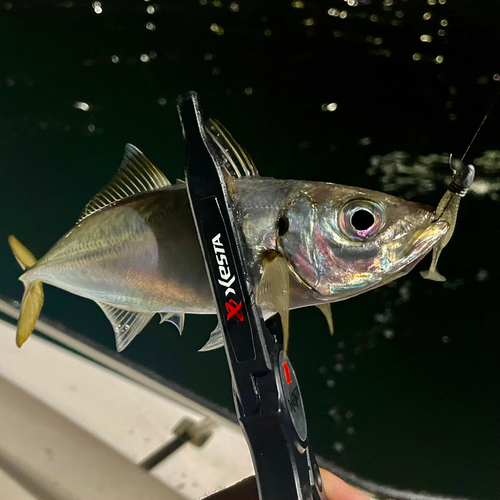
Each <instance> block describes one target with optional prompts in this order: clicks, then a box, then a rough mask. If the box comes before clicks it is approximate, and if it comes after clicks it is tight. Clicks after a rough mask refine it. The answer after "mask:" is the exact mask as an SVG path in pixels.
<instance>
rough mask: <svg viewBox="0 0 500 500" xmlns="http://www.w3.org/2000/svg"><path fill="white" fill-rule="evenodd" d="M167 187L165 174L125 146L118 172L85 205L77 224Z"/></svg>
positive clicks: (136, 150)
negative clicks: (104, 209) (97, 213)
mask: <svg viewBox="0 0 500 500" xmlns="http://www.w3.org/2000/svg"><path fill="white" fill-rule="evenodd" d="M167 186H170V181H169V180H168V179H167V178H166V176H165V174H164V173H163V172H161V171H160V170H159V169H158V168H156V167H155V166H154V165H153V164H152V163H151V162H150V161H149V160H148V159H147V158H146V157H145V156H144V155H143V154H142V152H141V151H139V150H138V149H137V148H136V147H135V146H133V145H132V144H127V145H126V146H125V154H124V155H123V160H122V164H121V165H120V168H119V169H118V172H117V173H116V175H115V176H114V177H113V178H112V179H111V182H110V183H109V184H108V185H107V186H104V187H103V188H102V189H101V190H100V191H99V192H98V193H97V194H96V195H95V196H94V197H93V198H92V199H91V200H90V201H89V202H88V203H87V206H86V207H85V208H84V209H83V212H82V213H81V215H80V218H79V219H78V222H81V221H82V220H83V219H85V218H86V217H88V216H89V215H91V214H93V213H94V212H97V211H98V210H101V209H102V208H104V207H106V206H108V205H112V204H113V203H116V202H117V201H120V200H123V199H125V198H129V197H131V196H135V195H137V194H141V193H147V192H150V191H156V190H157V189H160V188H164V187H167Z"/></svg>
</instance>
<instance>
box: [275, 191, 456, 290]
mask: <svg viewBox="0 0 500 500" xmlns="http://www.w3.org/2000/svg"><path fill="white" fill-rule="evenodd" d="M448 227H449V226H448V224H447V223H446V222H441V221H436V220H435V214H434V210H433V209H432V208H431V207H428V206H425V205H421V204H419V203H414V202H409V201H406V200H403V199H400V198H397V197H395V196H391V195H387V194H384V193H379V192H376V191H371V190H368V189H359V188H352V187H347V186H340V185H336V184H329V183H319V182H318V183H309V184H308V187H307V188H306V189H302V190H300V192H299V193H298V194H297V195H296V196H293V197H292V198H290V199H289V200H288V201H287V203H286V204H285V206H284V207H283V208H282V209H281V211H280V215H279V219H278V224H277V233H278V234H277V239H276V243H277V249H278V251H279V252H280V253H281V254H282V255H283V256H284V257H285V258H286V259H287V261H288V263H289V266H290V268H291V270H292V273H293V274H294V275H295V277H296V278H297V280H298V281H299V282H302V283H303V284H304V285H306V286H307V287H308V288H309V289H310V290H311V291H314V292H316V293H318V294H320V295H321V296H322V297H324V298H325V300H327V299H328V297H331V296H333V295H335V299H336V300H342V299H343V298H347V297H351V296H354V295H357V294H359V293H362V292H365V291H367V290H368V289H371V288H375V287H377V286H381V285H383V284H385V283H388V282H389V281H392V280H393V279H396V278H398V277H400V276H403V275H404V274H406V273H408V272H409V271H410V270H411V269H412V268H413V267H414V266H415V265H416V264H417V263H418V262H419V261H420V260H421V259H422V258H423V257H424V256H425V255H426V254H427V253H428V252H429V251H430V250H431V249H432V247H433V246H434V245H435V244H436V243H437V242H438V241H439V240H440V239H441V238H442V237H443V236H444V235H445V234H446V232H447V231H448Z"/></svg>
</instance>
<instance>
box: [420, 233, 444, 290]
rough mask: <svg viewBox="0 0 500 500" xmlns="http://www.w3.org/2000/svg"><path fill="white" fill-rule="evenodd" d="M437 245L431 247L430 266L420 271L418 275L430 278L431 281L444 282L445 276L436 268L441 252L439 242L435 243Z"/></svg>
mask: <svg viewBox="0 0 500 500" xmlns="http://www.w3.org/2000/svg"><path fill="white" fill-rule="evenodd" d="M437 245H438V246H435V247H434V248H433V249H432V262H431V266H430V268H429V270H428V271H420V276H422V278H424V280H431V281H439V282H441V283H442V282H444V281H446V278H445V277H444V276H443V275H442V274H441V273H440V272H439V271H438V270H437V263H438V260H439V256H440V255H441V252H442V251H443V247H441V246H440V244H439V242H438V244H437Z"/></svg>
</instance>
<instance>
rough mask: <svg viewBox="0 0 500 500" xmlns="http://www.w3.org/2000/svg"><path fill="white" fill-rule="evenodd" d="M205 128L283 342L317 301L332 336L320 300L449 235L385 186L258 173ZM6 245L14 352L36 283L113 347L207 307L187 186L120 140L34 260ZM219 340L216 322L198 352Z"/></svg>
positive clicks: (26, 331)
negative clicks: (98, 180) (295, 317)
mask: <svg viewBox="0 0 500 500" xmlns="http://www.w3.org/2000/svg"><path fill="white" fill-rule="evenodd" d="M206 132H207V134H208V135H209V136H210V137H211V138H212V139H213V140H214V142H215V144H217V146H218V147H219V149H220V151H219V154H220V157H221V158H222V160H223V170H224V175H225V179H226V182H227V187H228V193H229V195H230V198H231V203H232V209H233V211H234V214H235V219H236V221H237V224H238V226H239V228H240V229H241V232H242V235H243V240H244V248H245V258H246V259H247V261H248V269H249V274H250V278H251V282H252V283H255V284H256V285H255V295H256V301H257V304H258V305H259V306H260V307H261V309H262V312H263V314H264V317H265V318H266V317H269V316H271V315H273V314H276V313H279V314H280V316H281V317H282V322H283V323H284V326H285V328H284V330H285V332H284V336H285V346H286V345H287V342H288V326H287V325H288V312H289V310H290V309H297V308H302V307H308V306H317V307H319V308H320V310H321V311H322V312H323V314H324V315H325V317H326V318H327V321H328V324H329V327H330V331H331V332H332V331H333V322H332V317H331V311H330V304H331V303H333V302H337V301H340V300H346V299H349V298H352V297H355V296H357V295H359V294H361V293H365V292H367V291H369V290H373V289H374V288H377V287H379V286H382V285H385V284H386V283H389V282H390V281H393V280H394V279H397V278H399V277H401V276H403V275H405V274H407V273H408V272H409V271H410V270H411V269H412V268H413V267H414V266H415V265H416V264H417V263H418V262H419V261H420V260H422V259H423V257H424V256H425V255H426V254H427V253H428V252H429V251H430V250H431V249H432V248H433V247H434V246H435V245H436V243H438V242H439V241H440V240H441V239H442V238H443V237H444V236H445V234H446V233H447V231H448V228H449V224H448V222H446V221H444V220H437V218H436V216H435V211H434V209H433V208H431V207H429V206H426V205H421V204H419V203H415V202H410V201H406V200H403V199H401V198H397V197H395V196H391V195H388V194H385V193H381V192H377V191H372V190H369V189H364V188H359V187H350V186H343V185H339V184H334V183H329V182H319V181H307V180H290V179H289V180H287V179H284V180H283V179H274V178H270V177H262V176H260V174H259V172H258V171H257V169H256V167H255V164H254V163H253V161H252V160H251V158H250V156H249V155H248V153H247V152H246V151H245V150H244V149H243V148H241V147H240V146H239V144H238V143H236V141H235V140H234V139H233V137H232V136H231V134H230V133H229V132H228V131H227V130H226V129H225V128H224V127H223V126H222V125H221V124H220V123H219V122H217V121H215V120H208V122H207V124H206ZM9 244H10V246H11V249H12V251H13V253H14V255H15V257H16V259H17V261H18V263H19V264H20V266H21V268H22V269H23V270H24V273H23V274H22V275H21V277H20V278H19V279H20V280H21V282H22V283H23V284H24V287H25V291H24V295H23V299H22V304H21V311H20V317H19V321H18V326H17V334H16V343H17V345H18V346H19V347H20V346H21V345H22V344H23V343H24V342H25V341H26V340H27V338H28V337H29V335H30V334H31V332H32V330H33V328H34V326H35V323H36V321H37V318H38V316H39V314H40V311H41V308H42V305H43V289H42V284H43V283H45V284H49V285H53V286H56V287H59V288H61V289H63V290H66V291H68V292H70V293H73V294H75V295H79V296H81V297H85V298H88V299H90V300H93V301H94V302H96V303H97V304H98V305H99V306H100V308H101V309H102V310H103V312H104V314H105V315H106V316H107V318H108V319H109V321H110V323H111V325H112V327H113V331H114V334H115V340H116V348H117V350H118V351H122V350H123V349H125V347H127V345H128V344H129V343H130V342H131V341H132V340H133V339H134V338H135V337H136V336H137V335H138V334H139V333H140V332H141V331H142V330H143V328H144V327H145V326H146V325H147V324H148V323H149V321H150V320H151V319H152V317H153V316H154V315H155V314H159V315H160V322H164V321H167V322H170V323H172V324H173V325H175V326H176V328H177V329H178V330H179V332H180V333H181V332H182V329H183V326H184V317H185V315H186V314H215V313H216V310H215V303H214V300H213V297H212V292H211V287H210V284H209V281H208V277H207V272H206V267H205V262H204V259H203V255H202V251H201V248H200V244H199V240H198V236H197V232H196V228H195V224H194V221H193V217H192V213H191V208H190V204H189V199H188V194H187V190H186V184H185V183H184V182H183V181H180V182H177V183H176V184H171V183H170V181H169V180H168V179H167V177H166V176H165V174H163V172H162V171H161V170H159V169H158V168H157V167H156V166H154V165H153V164H152V163H151V162H150V161H149V160H148V159H147V158H146V156H145V155H144V154H143V153H142V152H141V151H140V150H139V149H137V148H136V147H135V146H133V145H131V144H127V145H126V147H125V154H124V157H123V160H122V163H121V165H120V167H119V169H118V172H117V173H116V175H115V176H114V177H113V179H112V180H111V181H110V182H109V184H107V185H106V186H105V187H104V188H103V189H102V190H101V191H99V192H98V193H97V194H96V195H95V196H94V198H92V199H91V200H90V201H89V203H88V204H87V205H86V207H85V208H84V210H83V212H82V214H81V216H80V218H79V219H78V221H77V223H76V225H75V226H74V227H73V228H72V229H71V230H70V231H69V232H68V233H66V234H65V235H64V236H63V237H62V238H61V239H60V240H59V241H58V242H56V243H55V245H54V246H53V247H52V248H51V249H50V250H49V251H48V252H47V253H46V254H45V255H44V256H43V257H41V258H40V259H39V260H36V258H35V257H34V255H33V254H32V253H31V252H30V251H29V250H27V248H26V247H25V246H24V245H23V244H22V243H21V242H20V241H19V240H18V239H17V238H16V237H14V236H10V237H9ZM285 320H286V321H285ZM285 323H286V325H285ZM221 345H223V339H222V332H221V330H220V328H218V329H217V328H216V330H214V332H212V334H211V336H210V340H209V341H208V343H207V344H206V346H205V347H204V348H203V349H201V350H209V349H212V348H215V347H220V346H221Z"/></svg>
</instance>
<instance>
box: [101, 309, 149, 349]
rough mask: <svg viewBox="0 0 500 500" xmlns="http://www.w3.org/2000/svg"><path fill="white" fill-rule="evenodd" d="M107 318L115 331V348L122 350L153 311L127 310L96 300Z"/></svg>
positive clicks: (139, 331)
mask: <svg viewBox="0 0 500 500" xmlns="http://www.w3.org/2000/svg"><path fill="white" fill-rule="evenodd" d="M96 304H97V305H98V306H99V307H100V308H101V309H102V310H103V311H104V314H106V316H107V318H108V319H109V321H110V323H111V326H112V327H113V331H114V332H115V340H116V350H117V351H118V352H121V351H123V349H125V347H127V346H128V345H129V344H130V342H132V340H134V338H135V337H136V336H137V335H139V333H141V331H142V329H143V328H144V327H145V326H146V325H147V324H148V323H149V321H150V320H151V318H152V317H153V316H154V314H155V313H146V312H135V311H127V310H126V309H120V308H119V307H116V306H112V305H110V304H104V303H102V302H96Z"/></svg>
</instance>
